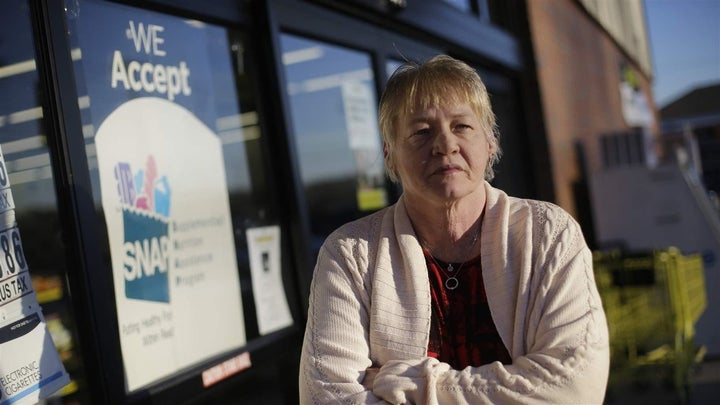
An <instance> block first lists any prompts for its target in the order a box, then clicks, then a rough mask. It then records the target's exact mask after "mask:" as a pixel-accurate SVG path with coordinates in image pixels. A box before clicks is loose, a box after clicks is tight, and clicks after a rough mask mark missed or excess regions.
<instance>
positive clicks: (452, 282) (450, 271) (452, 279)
mask: <svg viewBox="0 0 720 405" xmlns="http://www.w3.org/2000/svg"><path fill="white" fill-rule="evenodd" d="M479 235H480V226H479V225H478V227H477V229H476V230H475V235H474V236H473V239H472V242H471V243H470V252H472V250H473V248H474V247H475V242H477V240H478V236H479ZM422 245H423V247H424V248H425V250H427V252H428V255H430V259H431V260H432V261H433V263H435V265H436V266H437V267H438V269H440V271H442V272H443V274H445V277H447V278H446V279H445V288H447V289H448V290H454V289H456V288H458V286H459V285H460V281H458V279H457V277H456V276H457V275H459V274H460V270H462V269H463V266H465V263H467V262H468V261H467V260H465V261H464V262H462V263H460V265H458V268H457V271H455V267H453V265H452V263H448V266H447V269H443V266H441V265H440V263H438V261H437V260H436V259H435V256H433V254H432V251H431V250H430V248H429V247H428V246H427V244H426V243H425V242H422ZM468 260H469V259H468Z"/></svg>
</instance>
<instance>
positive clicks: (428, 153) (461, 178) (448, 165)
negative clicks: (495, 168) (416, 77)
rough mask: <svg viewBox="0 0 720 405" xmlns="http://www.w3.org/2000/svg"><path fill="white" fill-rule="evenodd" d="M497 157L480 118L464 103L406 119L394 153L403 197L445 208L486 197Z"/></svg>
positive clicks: (397, 137)
mask: <svg viewBox="0 0 720 405" xmlns="http://www.w3.org/2000/svg"><path fill="white" fill-rule="evenodd" d="M492 152H493V151H492V147H491V146H490V143H489V142H488V140H487V136H486V134H485V131H484V130H483V128H482V126H481V121H480V118H479V117H478V116H477V115H476V114H475V112H474V111H473V109H472V108H471V107H470V106H469V105H467V104H462V103H460V104H448V105H442V106H433V107H430V108H427V109H418V111H417V112H416V113H414V114H413V115H410V116H406V117H401V118H400V119H399V121H398V125H397V134H396V139H395V146H394V149H393V154H394V166H395V168H396V171H397V173H398V176H399V178H400V182H401V183H402V187H403V192H404V193H405V194H407V195H408V197H411V198H412V197H414V198H422V199H427V200H432V201H435V202H440V203H447V202H451V201H453V200H457V199H460V198H462V197H464V196H466V195H468V194H471V193H473V192H476V191H478V190H481V192H482V191H484V188H483V184H484V179H485V168H486V166H487V164H488V159H489V157H490V154H491V153H492Z"/></svg>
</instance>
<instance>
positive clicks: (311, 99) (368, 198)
mask: <svg viewBox="0 0 720 405" xmlns="http://www.w3.org/2000/svg"><path fill="white" fill-rule="evenodd" d="M281 46H282V52H283V65H284V67H285V75H286V82H287V89H286V90H287V93H288V95H289V97H290V108H291V115H292V127H293V128H292V130H293V131H292V132H293V134H294V140H295V144H296V149H297V152H298V155H299V161H300V174H301V177H302V181H303V184H304V186H305V196H306V198H307V200H308V206H309V209H310V217H311V218H310V222H311V227H312V232H313V236H314V238H315V239H314V241H313V243H314V245H315V247H317V245H319V243H321V242H322V240H323V239H324V238H325V236H327V234H328V233H329V232H331V231H332V230H333V229H335V228H337V227H338V226H339V225H341V224H343V223H345V222H347V221H349V220H351V219H354V218H357V217H358V216H360V215H363V213H367V212H368V211H371V210H375V209H378V208H382V207H384V206H386V205H387V196H386V190H385V176H384V166H383V158H382V146H381V141H380V134H379V130H378V127H377V95H376V92H375V87H374V74H373V71H372V63H371V60H370V56H369V55H367V54H365V53H362V52H358V51H354V50H350V49H347V48H341V47H338V46H334V45H330V44H327V43H322V42H318V41H313V40H308V39H304V38H300V37H297V36H292V35H282V36H281Z"/></svg>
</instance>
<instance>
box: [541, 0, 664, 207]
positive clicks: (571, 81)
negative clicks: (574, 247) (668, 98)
mask: <svg viewBox="0 0 720 405" xmlns="http://www.w3.org/2000/svg"><path fill="white" fill-rule="evenodd" d="M527 4H528V19H529V23H530V26H531V37H532V38H531V40H532V42H533V48H534V56H535V59H536V64H537V75H538V82H539V87H540V93H541V100H542V105H543V106H542V108H543V115H544V119H545V126H546V131H547V137H548V145H549V150H550V159H551V165H552V171H553V174H552V176H553V180H554V187H555V194H556V202H557V203H558V204H559V205H560V206H562V207H563V208H565V209H567V210H568V211H569V212H571V213H573V214H577V207H576V197H577V196H575V195H574V194H573V184H574V183H575V182H577V181H581V180H582V179H581V174H582V167H581V163H580V162H578V156H577V154H576V150H575V149H576V143H578V142H580V143H581V144H582V146H583V148H584V151H585V158H586V162H585V166H586V168H587V170H588V171H589V172H592V171H594V170H597V169H598V168H600V167H601V165H602V156H601V153H600V137H601V136H602V135H603V134H608V133H618V132H623V131H628V130H631V129H632V128H633V127H634V126H633V125H629V124H628V122H627V121H626V119H625V117H624V114H623V105H622V103H623V102H622V99H621V93H620V83H621V81H622V80H623V75H622V67H623V66H628V67H629V68H630V69H631V70H632V71H634V72H635V76H636V77H637V78H638V84H639V89H640V92H641V94H643V95H644V98H645V99H646V100H647V106H648V107H649V110H650V112H651V113H652V116H653V117H652V123H651V124H650V126H649V128H648V130H649V131H648V133H650V134H656V133H657V118H656V116H657V114H656V113H655V111H656V108H655V105H654V102H653V98H652V93H651V87H650V85H651V79H650V78H649V77H648V75H647V74H646V73H644V72H646V70H647V69H645V68H642V67H640V66H639V65H638V64H637V63H636V62H635V60H634V59H633V58H631V57H629V56H628V54H627V53H626V52H625V51H624V49H622V48H621V47H620V46H619V45H618V43H617V42H616V41H615V40H614V39H613V37H612V36H611V35H609V34H608V32H607V31H606V30H604V29H603V27H602V26H601V25H600V24H598V23H597V22H596V21H595V20H594V19H593V18H592V16H591V14H589V13H587V12H586V11H585V9H584V7H583V6H582V4H580V3H578V2H576V1H573V0H558V1H550V0H539V1H528V2H527ZM631 124H632V123H631Z"/></svg>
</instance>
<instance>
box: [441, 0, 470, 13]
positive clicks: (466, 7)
mask: <svg viewBox="0 0 720 405" xmlns="http://www.w3.org/2000/svg"><path fill="white" fill-rule="evenodd" d="M442 1H444V2H445V3H447V4H450V5H451V6H453V7H455V8H457V9H458V10H461V11H464V12H466V13H469V12H470V11H472V5H471V3H470V2H471V1H472V0H442Z"/></svg>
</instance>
